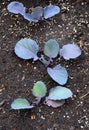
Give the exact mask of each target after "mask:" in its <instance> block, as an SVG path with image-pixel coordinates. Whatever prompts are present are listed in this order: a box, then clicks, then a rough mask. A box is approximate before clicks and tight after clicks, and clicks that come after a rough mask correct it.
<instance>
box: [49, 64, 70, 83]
mask: <svg viewBox="0 0 89 130" xmlns="http://www.w3.org/2000/svg"><path fill="white" fill-rule="evenodd" d="M47 72H48V74H49V75H50V77H51V78H52V79H53V80H54V81H56V82H57V83H59V84H61V85H64V84H66V82H67V80H68V73H67V70H66V68H64V67H62V66H60V65H56V66H55V67H54V68H50V67H48V68H47Z"/></svg>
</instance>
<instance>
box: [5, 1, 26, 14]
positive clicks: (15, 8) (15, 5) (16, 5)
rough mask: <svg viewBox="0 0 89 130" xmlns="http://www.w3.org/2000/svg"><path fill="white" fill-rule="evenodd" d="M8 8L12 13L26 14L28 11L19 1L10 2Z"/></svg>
mask: <svg viewBox="0 0 89 130" xmlns="http://www.w3.org/2000/svg"><path fill="white" fill-rule="evenodd" d="M7 9H8V11H9V12H11V13H14V14H21V15H24V14H25V11H26V8H25V7H24V5H23V4H22V3H20V2H17V1H13V2H10V4H9V5H8V6H7Z"/></svg>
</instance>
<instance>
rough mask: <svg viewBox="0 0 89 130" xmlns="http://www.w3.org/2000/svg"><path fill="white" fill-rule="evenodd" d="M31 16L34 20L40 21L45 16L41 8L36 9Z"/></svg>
mask: <svg viewBox="0 0 89 130" xmlns="http://www.w3.org/2000/svg"><path fill="white" fill-rule="evenodd" d="M31 15H32V16H33V18H34V20H40V19H41V17H42V16H43V8H42V7H41V6H37V7H35V8H34V9H33V11H32V13H31Z"/></svg>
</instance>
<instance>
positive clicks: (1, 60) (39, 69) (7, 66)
mask: <svg viewBox="0 0 89 130" xmlns="http://www.w3.org/2000/svg"><path fill="white" fill-rule="evenodd" d="M19 1H20V2H22V3H23V4H24V5H25V6H26V7H27V9H28V8H31V7H35V6H36V5H41V6H46V5H47V4H48V1H45V0H44V1H41V0H40V2H38V3H35V0H34V1H33V0H22V1H21V0H19ZM0 2H1V3H0V130H89V1H86V0H56V1H55V2H54V3H55V4H56V5H58V6H59V7H60V8H61V12H60V13H59V14H58V15H56V16H54V17H53V19H48V20H47V21H41V22H39V23H37V24H35V23H30V22H28V21H27V20H24V19H23V18H22V16H21V15H15V14H12V13H9V12H8V11H7V5H8V4H9V2H10V0H0ZM48 22H49V23H50V24H49V23H48ZM24 37H28V38H32V39H34V40H36V41H37V43H38V44H39V46H40V50H41V51H43V47H44V44H45V42H46V41H47V40H49V39H56V40H57V41H58V42H59V43H60V46H62V45H64V44H67V43H73V42H74V43H76V44H78V45H79V46H80V47H81V49H82V55H81V56H80V57H79V58H77V59H75V60H70V61H65V60H62V61H61V65H63V66H65V67H66V68H67V70H68V74H69V79H68V82H67V84H66V85H65V86H66V87H68V88H69V89H71V90H72V92H73V97H72V98H70V99H68V100H67V101H66V103H65V104H64V105H63V106H62V107H60V108H56V109H54V108H52V107H48V106H46V105H44V104H43V103H40V104H39V105H38V106H37V107H36V108H34V109H32V110H23V111H15V110H11V103H12V101H13V100H14V99H16V98H18V97H22V98H26V99H27V100H28V101H30V102H32V101H33V100H34V96H33V95H32V92H31V89H32V87H33V84H34V83H35V82H36V81H39V80H42V81H43V82H45V84H46V85H47V87H48V90H49V89H50V88H52V87H54V86H57V85H58V84H57V83H56V82H54V81H53V80H52V79H51V78H50V77H49V75H48V74H47V71H46V68H45V67H44V65H43V64H41V63H40V62H39V61H37V62H33V61H32V60H22V59H20V58H18V57H17V56H16V55H15V53H14V47H15V45H16V43H17V41H18V40H20V39H21V38H24ZM55 64H60V63H59V62H57V63H56V62H55V60H54V63H53V64H52V65H51V66H54V65H55Z"/></svg>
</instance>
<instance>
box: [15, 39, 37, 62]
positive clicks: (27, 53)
mask: <svg viewBox="0 0 89 130" xmlns="http://www.w3.org/2000/svg"><path fill="white" fill-rule="evenodd" d="M38 51H39V46H38V44H37V43H36V41H34V40H32V39H30V38H23V39H21V40H20V41H18V42H17V44H16V46H15V53H16V55H17V56H18V57H20V58H22V59H34V61H36V60H38V56H37V53H38Z"/></svg>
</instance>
